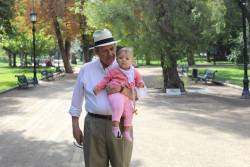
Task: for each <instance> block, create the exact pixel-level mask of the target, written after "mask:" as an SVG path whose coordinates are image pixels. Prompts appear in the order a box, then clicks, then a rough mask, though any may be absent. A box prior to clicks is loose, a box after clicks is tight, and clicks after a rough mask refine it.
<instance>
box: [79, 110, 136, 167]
mask: <svg viewBox="0 0 250 167" xmlns="http://www.w3.org/2000/svg"><path fill="white" fill-rule="evenodd" d="M120 124H121V125H122V124H123V123H122V122H121V123H120ZM121 130H122V128H121ZM132 133H133V130H132V128H131V136H133V134H132ZM83 146H84V149H83V150H84V160H85V167H108V166H109V163H111V166H112V167H129V166H130V161H131V155H132V148H133V142H130V141H127V140H125V139H124V138H122V139H118V138H115V137H114V136H113V134H112V121H111V120H108V119H102V118H96V117H92V116H90V115H87V116H86V117H85V121H84V143H83Z"/></svg>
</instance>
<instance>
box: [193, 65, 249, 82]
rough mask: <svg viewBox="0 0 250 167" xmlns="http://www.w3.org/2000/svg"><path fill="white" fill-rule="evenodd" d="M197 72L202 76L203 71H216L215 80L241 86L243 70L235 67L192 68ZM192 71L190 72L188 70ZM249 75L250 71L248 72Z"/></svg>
mask: <svg viewBox="0 0 250 167" xmlns="http://www.w3.org/2000/svg"><path fill="white" fill-rule="evenodd" d="M194 68H197V69H198V71H199V75H202V74H203V72H204V70H205V69H211V70H217V72H216V73H215V80H218V81H223V82H225V83H229V84H234V85H238V86H243V81H242V80H243V75H244V70H243V68H242V67H241V68H239V67H237V66H232V67H220V66H210V67H194ZM190 71H192V70H190ZM248 74H250V70H248Z"/></svg>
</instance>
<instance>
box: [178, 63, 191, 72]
mask: <svg viewBox="0 0 250 167" xmlns="http://www.w3.org/2000/svg"><path fill="white" fill-rule="evenodd" d="M177 70H178V72H179V73H181V74H183V73H188V70H189V66H188V64H179V65H178V66H177Z"/></svg>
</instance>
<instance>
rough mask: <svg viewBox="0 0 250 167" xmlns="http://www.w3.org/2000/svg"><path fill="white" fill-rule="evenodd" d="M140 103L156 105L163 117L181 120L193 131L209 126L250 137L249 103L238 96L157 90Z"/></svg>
mask: <svg viewBox="0 0 250 167" xmlns="http://www.w3.org/2000/svg"><path fill="white" fill-rule="evenodd" d="M140 105H141V106H144V107H146V108H148V109H152V108H153V109H154V112H155V113H156V114H159V115H160V116H161V117H162V118H165V119H170V120H173V121H178V122H179V123H181V124H182V125H183V126H186V127H187V128H191V129H190V130H194V129H196V128H202V127H210V128H213V129H215V130H218V131H222V132H224V133H232V134H235V135H237V136H239V137H244V138H250V103H249V100H243V99H239V96H230V97H223V96H218V95H208V94H207V95H205V94H191V95H184V96H179V97H168V96H165V95H164V94H162V93H159V92H158V93H157V92H155V93H151V94H150V96H149V97H148V98H146V99H145V100H143V101H142V102H140ZM187 125H189V126H187Z"/></svg>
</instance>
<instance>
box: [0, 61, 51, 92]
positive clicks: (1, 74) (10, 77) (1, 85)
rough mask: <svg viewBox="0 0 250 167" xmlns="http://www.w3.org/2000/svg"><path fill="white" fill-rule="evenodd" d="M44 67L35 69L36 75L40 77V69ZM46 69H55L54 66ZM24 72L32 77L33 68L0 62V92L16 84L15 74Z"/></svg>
mask: <svg viewBox="0 0 250 167" xmlns="http://www.w3.org/2000/svg"><path fill="white" fill-rule="evenodd" d="M43 69H44V68H38V69H37V77H38V79H41V78H42V76H41V71H42V70H43ZM46 69H47V70H48V71H55V68H53V67H52V68H46ZM18 74H25V75H26V76H27V77H29V78H32V77H33V68H32V67H31V68H19V67H15V68H14V67H13V68H10V67H8V64H7V63H1V62H0V92H2V91H4V90H8V89H10V88H12V87H15V86H17V78H16V77H15V75H18Z"/></svg>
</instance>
